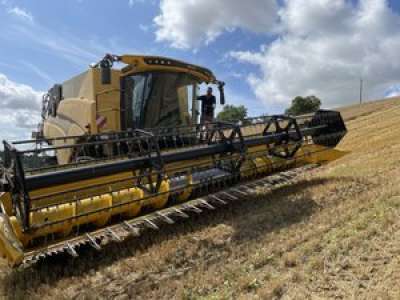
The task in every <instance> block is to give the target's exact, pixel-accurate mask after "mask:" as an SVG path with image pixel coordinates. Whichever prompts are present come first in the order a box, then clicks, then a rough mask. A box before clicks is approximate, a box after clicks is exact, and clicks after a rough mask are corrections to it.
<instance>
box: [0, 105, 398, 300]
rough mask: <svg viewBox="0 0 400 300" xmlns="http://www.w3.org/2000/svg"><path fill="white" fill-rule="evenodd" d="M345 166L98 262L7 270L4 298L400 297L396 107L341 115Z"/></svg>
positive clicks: (86, 258) (88, 259)
mask: <svg viewBox="0 0 400 300" xmlns="http://www.w3.org/2000/svg"><path fill="white" fill-rule="evenodd" d="M341 111H342V112H343V114H344V116H345V118H346V120H347V127H348V130H349V132H348V135H347V136H346V137H345V139H344V140H343V141H342V142H341V144H340V146H339V148H340V149H343V150H348V151H351V153H350V154H349V155H347V156H345V157H343V158H342V159H340V160H338V161H336V162H334V163H332V164H330V165H328V166H325V167H321V168H319V169H317V170H316V171H312V173H309V174H305V175H304V176H303V177H302V180H301V181H300V183H298V184H296V185H292V186H288V187H282V188H280V189H277V190H275V191H273V192H271V193H266V194H264V195H262V196H260V197H257V198H254V199H249V200H248V201H246V202H243V203H238V204H235V205H234V206H231V207H229V208H228V207H227V208H226V209H225V210H222V209H220V210H217V211H214V212H212V213H208V214H206V215H202V216H200V217H196V218H192V219H190V220H188V221H184V222H182V223H180V224H176V225H174V226H170V227H166V229H165V230H163V231H162V232H154V231H153V232H151V231H150V232H149V233H150V234H149V235H148V236H146V237H143V238H140V239H136V240H131V241H129V242H127V243H122V244H114V245H113V247H108V248H107V249H105V251H103V252H101V253H95V252H94V251H91V250H88V251H85V252H84V253H83V254H82V255H81V256H80V257H79V258H77V259H72V258H64V259H63V258H58V259H54V260H53V261H46V262H45V263H44V264H41V265H38V266H35V267H34V268H33V269H30V270H26V271H20V272H16V271H10V270H9V269H7V268H6V267H5V266H4V267H1V270H2V272H1V273H0V282H1V285H2V287H1V290H0V297H2V298H7V297H8V298H18V299H23V298H25V299H26V298H37V299H38V298H41V299H55V298H57V299H63V298H68V299H70V298H72V299H97V298H116V299H130V298H135V299H270V298H277V299H279V298H282V299H293V298H297V299H303V298H312V299H318V298H323V299H324V298H339V299H348V298H354V297H355V298H357V299H364V298H371V299H376V298H381V299H399V298H400V286H399V285H398V282H399V281H400V273H399V270H400V219H399V217H398V216H399V215H400V167H399V166H400V126H398V125H399V120H400V98H393V99H389V100H386V101H379V102H373V103H367V104H364V105H361V106H350V107H345V108H342V109H341Z"/></svg>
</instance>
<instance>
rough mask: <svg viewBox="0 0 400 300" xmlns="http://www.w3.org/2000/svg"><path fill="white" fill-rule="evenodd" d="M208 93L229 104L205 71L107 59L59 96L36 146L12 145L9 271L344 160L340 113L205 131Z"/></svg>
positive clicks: (0, 181) (2, 241) (6, 213)
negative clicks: (201, 99) (203, 89)
mask: <svg viewBox="0 0 400 300" xmlns="http://www.w3.org/2000/svg"><path fill="white" fill-rule="evenodd" d="M116 62H120V63H124V64H126V66H125V67H124V68H122V69H120V70H116V69H113V68H112V66H113V64H114V63H116ZM201 83H207V84H215V85H217V87H218V89H219V92H220V100H221V104H223V103H224V101H225V97H224V83H223V82H221V81H218V80H217V79H216V78H215V76H214V75H213V73H212V72H211V71H209V70H208V69H205V68H202V67H199V66H195V65H192V64H188V63H184V62H181V61H177V60H173V59H169V58H163V57H154V56H133V55H123V56H115V55H106V56H105V57H104V58H103V59H102V60H101V61H100V62H99V63H98V64H96V65H93V66H91V67H90V68H89V69H88V70H87V71H86V72H84V73H82V74H80V75H78V76H76V77H74V78H72V79H70V80H68V81H66V82H64V83H63V84H62V85H55V86H54V87H53V88H52V89H50V90H49V92H48V93H47V95H45V96H44V98H43V111H42V117H43V121H42V122H41V124H40V126H39V130H38V131H37V132H35V135H34V139H33V140H29V141H20V142H13V143H9V142H6V141H4V152H5V155H4V162H3V164H4V166H3V167H2V170H1V171H0V175H1V178H0V205H1V212H0V253H1V254H2V256H3V257H5V258H6V259H7V261H8V262H9V264H10V265H11V266H13V267H16V266H20V265H22V266H27V265H31V264H32V263H34V262H37V261H38V260H39V259H42V258H45V257H47V256H51V255H57V254H58V253H62V252H67V253H69V254H71V255H73V256H78V252H79V251H78V248H79V247H81V246H82V245H91V246H93V247H94V248H95V249H97V250H100V249H101V246H102V245H103V244H104V243H107V242H110V241H121V240H123V239H124V238H126V237H127V236H132V235H133V236H138V235H140V234H141V232H143V229H144V228H153V229H158V228H159V227H160V226H162V225H163V224H172V223H174V220H175V219H177V218H188V217H189V216H190V215H191V214H192V213H200V212H202V210H206V209H214V208H215V207H217V206H220V205H225V204H228V203H229V202H232V201H240V200H242V199H245V198H246V197H248V196H249V195H251V194H252V193H254V191H256V190H257V189H258V188H259V187H265V186H269V187H272V186H274V185H280V184H282V183H287V182H290V181H291V180H292V179H293V178H294V177H295V176H296V175H298V174H299V173H304V172H307V170H308V169H310V167H313V166H315V165H319V164H322V163H326V162H329V161H332V160H334V159H337V158H339V157H341V156H342V155H343V154H344V153H343V152H340V151H338V150H335V149H334V147H335V146H336V145H337V144H338V143H339V142H340V140H341V139H342V138H343V136H344V135H345V134H346V127H345V124H344V122H343V120H342V117H341V115H340V113H339V112H335V111H327V110H321V111H318V112H317V113H315V114H312V115H307V116H302V117H296V118H293V117H289V116H283V115H279V116H267V117H260V118H252V119H248V120H245V121H243V122H232V123H222V122H215V123H212V124H207V125H201V124H200V125H199V124H197V123H198V122H197V119H198V114H197V113H196V112H197V109H198V108H197V101H196V96H197V95H196V92H197V85H198V84H201ZM149 128H150V129H149ZM272 174H274V175H272Z"/></svg>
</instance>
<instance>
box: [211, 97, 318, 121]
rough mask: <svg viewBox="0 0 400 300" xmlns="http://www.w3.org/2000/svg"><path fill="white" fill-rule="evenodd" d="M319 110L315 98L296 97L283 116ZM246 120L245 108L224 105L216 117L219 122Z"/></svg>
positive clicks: (316, 98)
mask: <svg viewBox="0 0 400 300" xmlns="http://www.w3.org/2000/svg"><path fill="white" fill-rule="evenodd" d="M320 108H321V100H320V99H319V98H318V97H316V96H313V95H311V96H307V97H301V96H297V97H296V98H294V99H293V100H292V103H291V105H290V106H289V107H288V108H287V109H286V110H285V114H287V115H291V116H298V115H304V114H308V113H313V112H316V111H317V110H319V109H320ZM246 118H247V108H246V107H245V106H244V105H238V106H235V105H225V106H224V108H223V109H222V111H221V112H219V113H218V115H217V120H219V121H237V120H241V121H242V120H244V119H246Z"/></svg>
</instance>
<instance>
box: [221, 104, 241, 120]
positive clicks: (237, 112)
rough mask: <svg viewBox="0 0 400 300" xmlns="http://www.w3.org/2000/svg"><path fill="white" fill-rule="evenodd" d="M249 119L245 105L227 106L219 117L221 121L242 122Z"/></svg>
mask: <svg viewBox="0 0 400 300" xmlns="http://www.w3.org/2000/svg"><path fill="white" fill-rule="evenodd" d="M246 117H247V108H246V107H245V106H244V105H239V106H235V105H229V104H228V105H225V106H224V108H223V109H222V111H221V112H219V113H218V115H217V120H219V121H239V120H240V121H242V120H244V119H246Z"/></svg>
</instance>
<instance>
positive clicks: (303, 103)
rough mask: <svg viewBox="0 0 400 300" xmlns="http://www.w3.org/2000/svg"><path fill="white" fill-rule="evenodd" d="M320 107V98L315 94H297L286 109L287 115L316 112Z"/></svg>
mask: <svg viewBox="0 0 400 300" xmlns="http://www.w3.org/2000/svg"><path fill="white" fill-rule="evenodd" d="M320 107H321V100H320V99H319V98H317V97H315V96H307V97H301V96H297V97H296V98H294V99H293V100H292V105H291V106H290V107H289V108H288V109H286V111H285V113H286V114H288V115H294V116H297V115H302V114H307V113H312V112H316V111H317V110H319V109H320Z"/></svg>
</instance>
